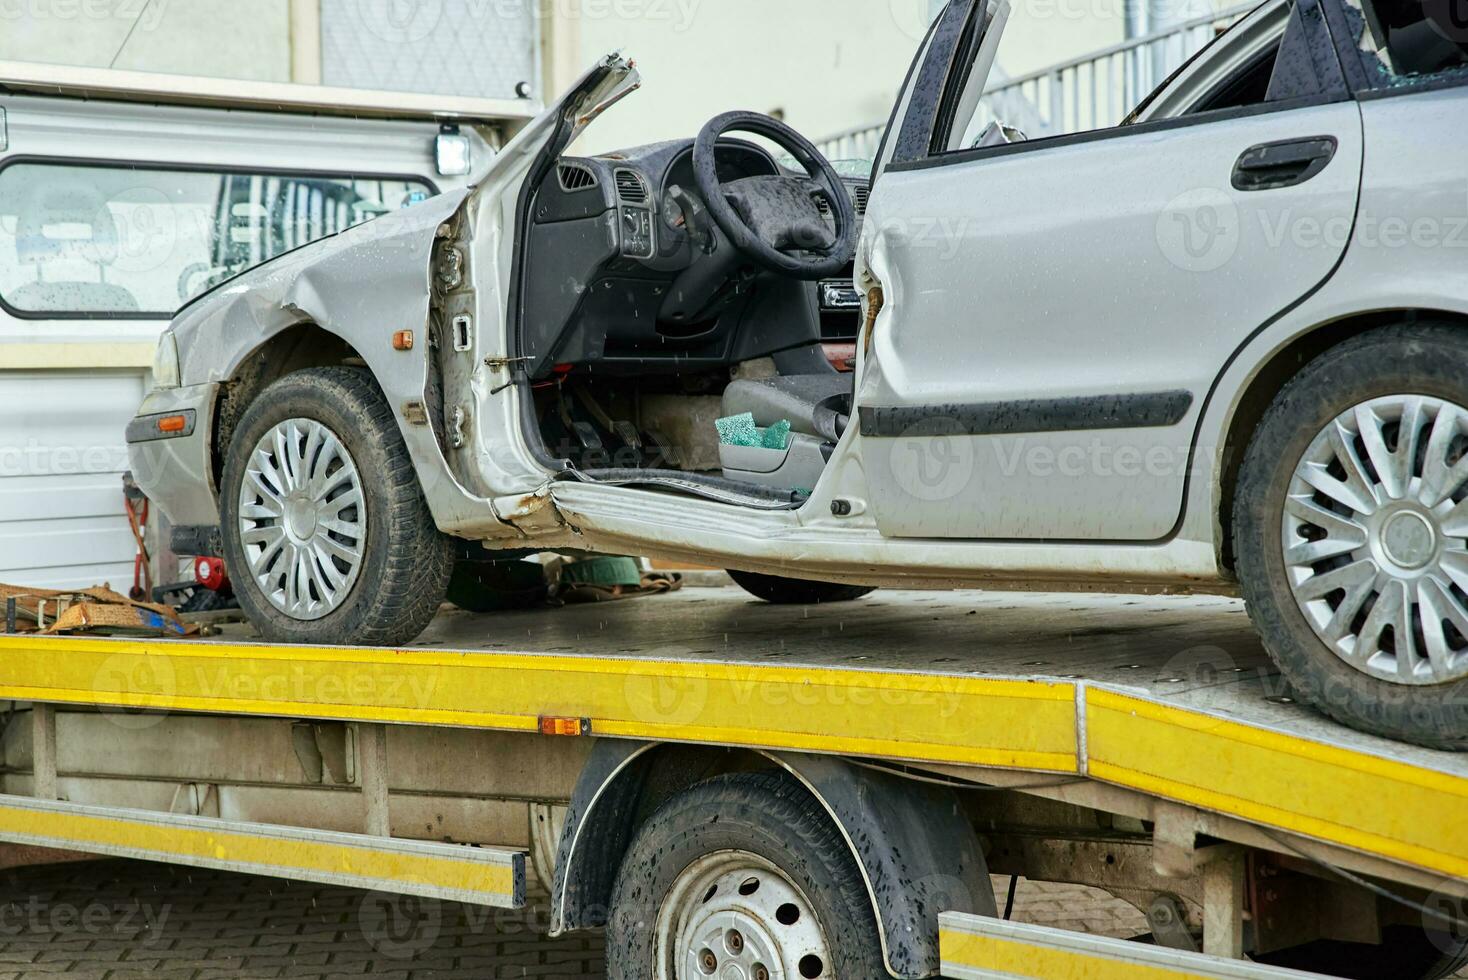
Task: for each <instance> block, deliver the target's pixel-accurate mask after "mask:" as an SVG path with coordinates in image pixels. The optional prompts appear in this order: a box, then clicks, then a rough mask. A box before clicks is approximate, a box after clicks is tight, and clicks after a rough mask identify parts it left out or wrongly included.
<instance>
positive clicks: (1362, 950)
mask: <svg viewBox="0 0 1468 980" xmlns="http://www.w3.org/2000/svg"><path fill="white" fill-rule="evenodd" d="M1381 939H1382V941H1381V945H1379V946H1378V945H1367V944H1365V943H1347V942H1333V941H1321V942H1315V943H1310V944H1309V945H1307V946H1300V947H1296V948H1294V949H1285V950H1281V951H1279V952H1278V953H1270V954H1269V955H1267V956H1256V957H1254V959H1255V961H1256V962H1259V963H1264V964H1266V965H1268V966H1278V967H1285V968H1287V969H1291V970H1304V971H1306V972H1308V973H1317V974H1320V975H1321V976H1327V977H1339V978H1341V980H1445V978H1447V977H1451V976H1454V975H1456V974H1457V973H1458V971H1459V970H1461V969H1462V968H1463V967H1465V966H1468V941H1464V940H1461V939H1452V938H1450V937H1449V936H1448V935H1447V934H1446V933H1436V932H1434V933H1429V932H1428V931H1426V930H1424V929H1422V928H1420V927H1416V926H1388V927H1387V928H1386V929H1384V930H1382V937H1381Z"/></svg>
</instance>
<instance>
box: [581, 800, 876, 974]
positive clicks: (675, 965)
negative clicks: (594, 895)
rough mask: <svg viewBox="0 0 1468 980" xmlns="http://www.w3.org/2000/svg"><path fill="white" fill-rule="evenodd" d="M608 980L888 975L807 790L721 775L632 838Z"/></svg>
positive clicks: (860, 898)
mask: <svg viewBox="0 0 1468 980" xmlns="http://www.w3.org/2000/svg"><path fill="white" fill-rule="evenodd" d="M606 948H607V976H608V977H609V978H610V980H675V978H678V980H682V978H688V977H711V978H719V977H742V978H747V980H771V978H785V980H802V978H804V980H816V978H824V980H846V978H853V977H879V976H886V975H887V971H886V969H885V968H884V966H883V961H882V947H881V942H880V940H879V939H878V932H877V923H876V917H875V915H874V914H873V912H872V905H871V900H870V898H869V897H868V894H867V890H866V886H865V884H864V882H863V880H862V877H861V872H860V870H859V869H858V868H857V865H856V860H855V858H853V857H852V854H851V849H850V847H848V845H847V844H846V842H845V840H844V839H843V838H842V837H841V835H840V834H839V833H838V832H837V830H836V829H835V827H833V826H832V824H831V821H830V819H829V818H828V816H827V815H826V814H825V812H824V811H822V809H821V807H820V804H819V803H818V802H817V801H816V800H815V798H814V797H812V796H811V795H810V794H809V793H808V792H807V791H806V790H805V789H804V787H802V786H799V785H798V784H796V783H794V782H793V781H791V780H789V779H788V778H786V777H783V776H780V775H775V774H769V773H741V774H737V775H728V776H718V777H715V778H713V779H710V780H708V781H707V782H704V783H700V784H698V785H697V786H694V787H692V788H691V789H688V790H685V791H684V792H682V793H680V794H678V795H677V796H675V797H673V798H672V799H671V800H669V801H668V802H667V803H666V804H664V805H663V806H662V808H660V809H659V810H658V811H657V812H656V813H654V814H653V816H652V817H650V818H649V819H648V822H647V823H646V824H644V825H643V827H642V829H641V830H639V831H638V833H637V835H636V837H635V838H634V839H633V842H632V845H631V847H630V848H629V849H628V852H627V856H626V858H625V859H624V860H623V862H622V867H621V870H620V871H619V872H618V875H617V883H616V887H615V890H614V893H613V897H612V909H611V917H610V919H609V921H608V923H607V932H606Z"/></svg>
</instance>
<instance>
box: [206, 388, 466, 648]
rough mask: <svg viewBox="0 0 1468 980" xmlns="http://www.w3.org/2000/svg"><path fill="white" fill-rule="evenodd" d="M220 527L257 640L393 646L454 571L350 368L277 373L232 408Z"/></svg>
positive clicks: (378, 412)
mask: <svg viewBox="0 0 1468 980" xmlns="http://www.w3.org/2000/svg"><path fill="white" fill-rule="evenodd" d="M220 518H221V529H222V531H223V534H222V537H223V539H224V551H225V555H224V557H225V562H226V564H227V565H228V567H229V569H230V577H231V581H232V582H233V583H234V587H235V595H236V596H237V597H238V598H239V601H240V606H241V608H242V609H243V610H244V612H245V614H246V615H247V616H248V617H249V619H250V622H251V623H253V624H254V626H255V628H256V629H257V630H259V631H260V634H261V635H262V636H263V637H264V638H265V639H267V640H272V641H276V642H281V643H331V644H347V645H355V646H401V645H403V644H405V643H408V642H409V641H411V640H413V639H415V638H416V637H417V636H418V634H420V633H422V632H423V630H424V628H425V627H427V625H428V623H429V621H430V620H432V619H433V616H434V615H435V613H437V612H438V608H439V605H440V604H441V603H442V602H443V598H444V593H445V591H446V590H447V588H448V581H449V574H450V573H451V571H452V570H453V565H454V551H453V547H452V545H451V542H450V539H449V538H448V537H447V536H446V535H444V534H442V533H441V532H440V531H439V530H438V528H437V527H436V526H435V524H434V522H433V515H432V514H430V513H429V511H428V504H427V502H426V501H425V500H424V499H423V492H422V490H421V489H420V487H419V485H418V478H417V475H416V473H415V472H414V470H413V464H412V461H411V460H410V459H409V457H408V450H407V446H406V445H404V443H403V437H402V434H401V433H400V432H399V431H398V427H397V422H396V420H395V419H394V418H393V413H392V409H391V407H390V406H389V405H388V403H387V399H386V398H384V397H383V394H382V391H381V389H379V388H378V387H377V384H376V382H375V381H373V379H372V377H371V375H369V374H368V373H367V372H365V371H361V370H357V369H354V368H343V367H327V368H312V369H310V370H306V371H300V372H297V373H295V374H292V375H288V376H287V377H285V378H282V379H281V380H279V381H277V382H276V383H275V384H273V385H271V386H270V387H269V388H267V389H266V390H265V391H264V392H263V393H262V394H261V395H260V397H259V398H258V399H257V400H256V401H255V402H254V403H253V404H252V405H251V406H250V407H249V408H248V409H247V410H246V411H245V414H244V416H243V417H242V418H241V419H240V424H239V427H238V428H237V429H236V430H235V434H234V438H233V439H232V441H231V442H230V446H229V452H228V457H227V460H226V462H225V467H224V476H223V480H222V483H221V487H220Z"/></svg>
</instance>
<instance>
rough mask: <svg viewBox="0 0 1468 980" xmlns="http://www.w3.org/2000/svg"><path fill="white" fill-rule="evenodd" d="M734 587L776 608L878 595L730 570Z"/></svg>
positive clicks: (849, 587)
mask: <svg viewBox="0 0 1468 980" xmlns="http://www.w3.org/2000/svg"><path fill="white" fill-rule="evenodd" d="M729 577H730V578H732V579H733V580H734V584H735V585H737V586H739V587H740V588H741V589H743V590H744V591H745V592H748V593H749V594H750V595H752V596H754V597H755V598H756V599H763V600H764V601H765V602H770V603H774V604H775V605H777V606H813V605H817V604H820V603H826V602H852V601H854V600H856V599H860V598H861V597H862V596H865V595H870V594H871V593H873V592H875V591H877V590H876V589H874V588H870V587H868V586H865V585H838V584H836V583H835V582H811V581H808V580H806V579H799V578H780V577H779V576H777V575H760V574H757V573H755V572H739V571H735V570H734V569H732V568H731V569H730V570H729Z"/></svg>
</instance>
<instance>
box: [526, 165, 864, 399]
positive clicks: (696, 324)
mask: <svg viewBox="0 0 1468 980" xmlns="http://www.w3.org/2000/svg"><path fill="white" fill-rule="evenodd" d="M716 153H717V167H718V173H719V177H720V179H721V180H722V181H724V182H725V183H727V182H731V181H735V180H740V179H743V178H747V177H760V176H775V175H780V174H786V173H791V171H787V170H785V169H783V168H782V167H781V166H780V164H779V163H777V162H776V160H775V159H774V158H773V157H772V156H771V155H770V154H769V153H768V152H766V151H765V150H764V149H763V148H762V147H760V146H758V145H755V144H753V143H749V142H746V141H743V140H737V139H726V140H722V141H720V143H719V145H718V147H717V150H716ZM847 184H848V190H849V191H850V192H851V193H852V196H853V199H854V201H855V203H856V204H857V205H858V213H859V214H860V213H862V212H864V210H865V203H866V194H867V185H866V182H865V181H856V180H851V181H848V182H847ZM531 219H532V220H531V225H530V227H529V228H528V229H527V242H526V249H527V251H526V259H525V261H526V275H525V280H524V295H523V300H522V302H523V309H522V316H521V323H522V324H523V333H522V337H521V346H522V353H523V354H524V355H525V356H527V357H528V358H529V366H530V373H531V376H532V378H537V379H540V378H546V377H549V376H551V375H552V374H555V373H566V372H567V371H569V370H575V369H576V368H578V367H585V368H594V369H595V370H598V371H601V372H605V373H614V374H617V373H622V374H631V373H647V372H660V371H661V372H666V373H678V372H683V371H688V370H696V369H699V368H714V367H718V366H723V365H729V364H735V363H739V362H740V361H744V360H750V359H753V358H756V357H761V356H765V355H767V354H772V353H776V352H778V351H781V350H786V349H793V348H795V347H799V346H802V345H809V344H812V343H815V342H818V341H821V340H828V341H834V342H849V340H851V339H854V337H855V335H856V329H857V319H858V316H859V314H858V312H857V309H856V306H857V305H858V304H857V303H856V302H855V291H854V290H853V289H852V288H851V280H850V276H849V275H848V276H847V277H846V278H845V280H844V281H842V280H836V281H833V282H830V283H812V282H801V281H797V280H792V279H786V278H782V277H780V276H776V275H774V274H771V273H768V272H763V271H760V270H757V269H754V268H752V267H751V266H750V264H749V263H748V262H747V260H744V259H743V257H742V256H741V255H739V254H738V253H737V251H736V250H735V248H734V247H733V245H732V244H731V243H730V242H729V241H728V240H727V239H726V238H725V237H724V235H723V233H722V232H721V231H720V230H719V229H718V227H717V225H716V224H715V223H714V222H713V220H712V218H711V217H710V216H709V215H708V213H707V211H706V209H705V208H704V206H703V202H702V200H701V199H700V197H699V193H698V189H697V186H696V181H695V179H694V171H693V141H692V140H679V141H672V142H665V143H657V144H652V145H649V146H644V147H638V148H634V149H630V150H623V151H618V152H615V153H608V154H604V155H601V156H594V157H564V158H562V159H561V160H559V161H557V163H556V165H555V166H554V167H553V168H551V172H550V173H548V174H547V175H546V176H545V177H544V179H543V180H542V181H541V183H540V185H539V186H538V187H537V188H536V190H535V199H534V201H533V205H532V210H531Z"/></svg>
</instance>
